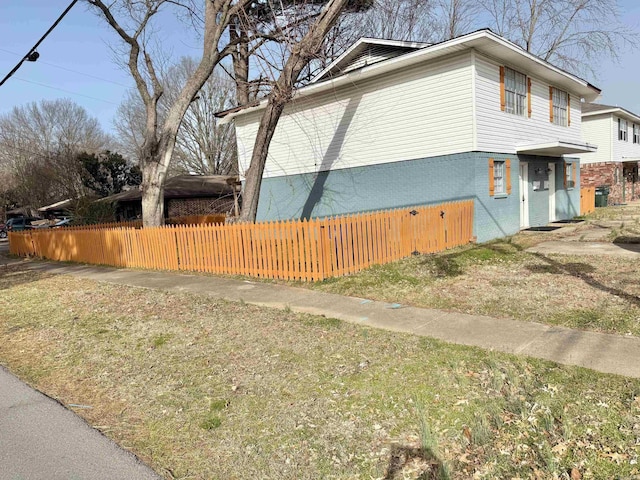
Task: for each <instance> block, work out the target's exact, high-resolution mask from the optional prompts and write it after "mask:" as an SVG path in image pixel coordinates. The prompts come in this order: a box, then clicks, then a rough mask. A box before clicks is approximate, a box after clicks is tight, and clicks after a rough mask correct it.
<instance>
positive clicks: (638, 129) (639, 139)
mask: <svg viewBox="0 0 640 480" xmlns="http://www.w3.org/2000/svg"><path fill="white" fill-rule="evenodd" d="M633 143H640V125H638V124H636V123H634V124H633Z"/></svg>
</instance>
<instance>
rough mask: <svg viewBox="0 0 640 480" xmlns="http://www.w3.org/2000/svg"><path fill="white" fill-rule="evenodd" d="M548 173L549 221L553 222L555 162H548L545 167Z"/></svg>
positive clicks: (554, 217) (554, 208) (554, 213)
mask: <svg viewBox="0 0 640 480" xmlns="http://www.w3.org/2000/svg"><path fill="white" fill-rule="evenodd" d="M547 173H548V174H549V223H552V222H555V221H556V220H557V218H556V164H555V163H549V164H548V168H547Z"/></svg>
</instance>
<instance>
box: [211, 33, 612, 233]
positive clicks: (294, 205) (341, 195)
mask: <svg viewBox="0 0 640 480" xmlns="http://www.w3.org/2000/svg"><path fill="white" fill-rule="evenodd" d="M599 93H600V91H599V90H598V89H597V88H595V87H593V86H592V85H590V84H589V83H588V82H586V81H584V80H582V79H580V78H578V77H576V76H574V75H572V74H570V73H568V72H565V71H563V70H561V69H559V68H557V67H555V66H553V65H551V64H549V63H547V62H545V61H543V60H541V59H540V58H538V57H536V56H534V55H531V54H530V53H528V52H526V51H524V50H523V49H521V48H520V47H518V46H517V45H515V44H513V43H511V42H509V41H507V40H505V39H504V38H502V37H500V36H498V35H496V34H494V33H492V32H491V31H489V30H481V31H477V32H474V33H470V34H467V35H463V36H461V37H458V38H455V39H452V40H449V41H445V42H442V43H438V44H433V45H426V44H416V43H407V42H397V41H389V40H376V39H361V40H359V41H358V42H357V43H356V44H354V45H353V46H352V47H351V48H350V49H349V50H347V51H346V52H345V53H344V54H343V55H342V56H341V57H340V58H338V59H337V60H336V61H335V62H333V63H332V64H331V65H329V67H327V68H326V69H325V70H324V71H323V72H321V73H320V74H319V75H318V76H317V77H316V78H315V79H314V81H313V82H312V83H311V84H309V85H307V86H305V87H303V88H301V89H299V90H298V91H297V93H296V95H295V97H294V98H293V100H292V101H291V103H290V104H289V105H287V107H286V108H285V111H284V113H283V115H282V118H281V119H280V123H279V124H278V127H277V130H276V132H275V135H274V137H273V141H272V142H271V147H270V149H269V158H268V161H267V164H266V168H265V172H264V177H263V183H262V189H261V192H260V201H259V207H258V220H273V219H289V218H307V217H319V216H329V215H336V214H344V213H351V212H360V211H370V210H381V209H389V208H397V207H405V206H411V205H421V204H434V203H440V202H446V201H453V200H460V199H468V198H473V199H474V201H475V219H474V232H475V235H476V236H477V238H478V240H479V241H486V240H490V239H493V238H498V237H503V236H506V235H511V234H514V233H516V232H518V231H519V230H520V229H521V228H526V227H529V226H541V225H546V224H547V223H549V222H550V221H554V220H560V219H569V218H572V217H574V216H575V215H578V214H579V209H580V207H579V205H580V192H579V172H580V169H579V167H578V166H579V159H578V158H576V157H567V155H572V154H579V153H584V152H591V151H595V147H593V146H591V145H589V144H587V143H585V142H583V141H582V135H581V131H580V124H581V108H580V107H581V99H585V100H586V101H593V100H595V99H596V98H597V97H598V95H599ZM265 104H266V102H264V101H263V102H262V103H260V104H259V105H254V106H248V107H247V108H240V109H233V110H230V111H227V112H222V113H221V115H222V116H226V119H227V120H226V121H228V120H229V119H231V118H233V119H234V121H235V126H236V134H237V143H238V154H239V166H240V172H245V171H246V169H247V168H248V166H249V161H250V159H251V154H252V150H253V144H254V140H255V135H256V132H257V129H258V124H259V121H260V116H261V114H262V109H263V108H264V106H265Z"/></svg>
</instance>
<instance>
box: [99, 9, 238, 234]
mask: <svg viewBox="0 0 640 480" xmlns="http://www.w3.org/2000/svg"><path fill="white" fill-rule="evenodd" d="M87 2H88V3H89V4H90V5H92V6H94V7H95V8H96V9H97V10H98V12H99V13H100V15H101V16H102V17H103V18H104V19H105V20H106V22H107V23H108V25H109V26H110V27H111V28H113V30H115V32H116V33H117V34H118V35H119V37H120V39H121V40H122V42H124V45H125V48H126V50H127V53H128V55H127V67H128V69H129V72H130V73H131V76H132V77H133V79H134V81H135V83H136V88H137V90H138V93H139V95H140V98H141V99H142V102H143V103H144V106H145V129H144V140H143V143H142V147H141V149H140V168H141V170H142V216H143V222H144V224H145V225H146V226H156V225H160V224H162V222H163V221H164V201H163V197H164V184H165V180H166V177H167V171H168V168H169V164H170V161H171V158H172V156H173V153H174V149H175V146H176V139H177V135H178V129H179V128H180V123H181V122H182V120H183V118H184V116H185V114H186V112H187V109H188V108H189V105H190V104H191V102H192V101H193V100H194V98H195V97H196V95H197V93H198V92H199V91H200V89H201V88H202V86H203V85H204V83H205V82H206V81H207V79H208V78H209V77H210V76H211V74H212V72H213V69H214V68H215V66H216V65H218V64H219V63H220V61H221V60H222V59H223V58H224V57H225V56H227V55H230V54H231V53H232V51H233V48H232V44H231V42H229V41H227V40H226V37H225V34H226V31H227V30H228V27H229V24H230V22H231V21H232V19H234V18H235V17H236V16H237V15H238V13H239V12H240V11H241V10H242V9H243V8H244V7H245V6H247V5H249V4H250V3H251V0H204V5H203V7H202V9H198V7H197V4H196V2H195V0H184V1H180V0H141V1H137V0H115V1H113V2H111V3H109V4H107V3H105V2H103V1H102V0H87ZM170 8H173V9H177V10H178V11H180V12H182V13H185V12H186V14H188V15H189V16H190V18H192V19H193V20H194V22H193V24H194V25H198V26H201V28H202V55H201V57H200V59H199V60H198V64H197V67H196V68H195V70H194V72H193V73H192V74H191V75H190V76H189V77H188V78H187V79H186V80H185V82H184V84H183V85H182V88H181V89H180V93H179V94H178V95H177V96H176V97H175V99H174V101H173V102H172V103H171V104H170V105H169V106H168V109H167V112H166V115H165V116H164V118H163V119H161V118H160V115H159V104H160V99H161V98H162V96H163V95H164V93H165V91H164V87H163V85H162V82H161V80H160V76H159V74H158V69H159V67H160V65H159V62H160V60H159V58H160V57H159V55H158V54H156V55H155V58H154V54H153V51H152V47H151V45H152V43H151V39H152V38H153V37H154V28H153V27H154V25H153V20H154V18H155V17H156V16H157V15H158V12H160V11H161V10H162V11H164V10H168V9H170ZM225 42H226V43H225Z"/></svg>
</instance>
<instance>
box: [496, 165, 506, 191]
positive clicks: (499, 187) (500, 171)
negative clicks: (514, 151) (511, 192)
mask: <svg viewBox="0 0 640 480" xmlns="http://www.w3.org/2000/svg"><path fill="white" fill-rule="evenodd" d="M493 194H494V195H506V194H507V162H505V161H504V160H494V161H493Z"/></svg>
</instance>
